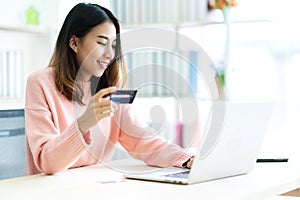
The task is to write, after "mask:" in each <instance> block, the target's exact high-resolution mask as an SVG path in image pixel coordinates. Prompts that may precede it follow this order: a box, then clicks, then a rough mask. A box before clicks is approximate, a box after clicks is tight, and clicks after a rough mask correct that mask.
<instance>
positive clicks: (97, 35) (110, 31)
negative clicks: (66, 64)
mask: <svg viewBox="0 0 300 200" xmlns="http://www.w3.org/2000/svg"><path fill="white" fill-rule="evenodd" d="M115 47H116V28H115V26H114V24H113V23H112V22H110V21H107V22H104V23H102V24H99V25H97V26H95V27H94V28H92V29H91V31H90V32H89V33H87V34H86V35H85V36H84V37H83V38H81V39H78V42H77V52H76V53H77V54H76V57H77V61H78V63H79V65H80V69H79V74H78V78H79V79H80V80H81V81H89V80H90V78H91V76H92V75H93V76H96V77H100V76H102V74H103V72H104V71H105V69H106V68H107V67H108V65H109V64H110V62H111V61H112V59H113V58H114V56H115Z"/></svg>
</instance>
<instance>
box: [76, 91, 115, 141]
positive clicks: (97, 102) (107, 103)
mask: <svg viewBox="0 0 300 200" xmlns="http://www.w3.org/2000/svg"><path fill="white" fill-rule="evenodd" d="M116 90H117V88H116V87H108V88H105V89H102V90H100V91H99V92H97V93H96V94H95V95H94V96H93V97H92V99H91V100H90V102H89V104H88V106H87V109H86V111H85V112H84V113H83V114H82V115H81V116H80V117H79V118H78V120H77V122H78V126H79V129H80V131H81V132H82V134H83V135H85V134H86V133H87V132H88V130H89V129H90V128H91V127H93V126H94V125H96V124H97V123H98V122H99V121H100V120H101V119H103V118H105V117H109V116H112V115H113V113H114V112H115V111H116V110H117V108H118V106H117V104H116V103H114V102H113V101H111V100H110V99H109V97H106V96H107V95H109V94H110V93H112V92H114V91H116Z"/></svg>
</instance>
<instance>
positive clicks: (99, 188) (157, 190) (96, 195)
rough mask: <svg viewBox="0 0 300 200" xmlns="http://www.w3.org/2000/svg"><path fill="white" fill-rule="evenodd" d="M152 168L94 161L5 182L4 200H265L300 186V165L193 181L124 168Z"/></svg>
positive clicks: (259, 167) (1, 187)
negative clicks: (144, 177) (132, 175)
mask: <svg viewBox="0 0 300 200" xmlns="http://www.w3.org/2000/svg"><path fill="white" fill-rule="evenodd" d="M114 168H118V169H122V170H141V169H149V168H150V167H148V166H145V165H144V164H142V163H141V162H139V161H135V160H132V159H128V160H122V161H117V162H113V163H112V164H111V165H110V167H106V166H103V165H94V166H88V167H82V168H77V169H71V170H68V171H65V172H61V173H58V174H55V175H52V176H46V175H42V174H40V175H34V176H27V177H21V178H14V179H7V180H2V181H0V199H6V200H8V199H31V200H35V199H39V200H40V199H43V200H45V199H51V200H53V199H105V200H107V199H130V200H134V199H149V200H154V199H180V200H182V199H187V198H188V197H191V198H195V199H205V200H212V199H214V200H215V199H216V200H220V199H222V200H224V199H230V200H235V199H251V200H253V199H255V200H259V199H265V198H268V197H271V196H274V195H277V194H282V193H285V192H288V191H291V190H293V189H296V188H299V187H300V168H299V165H298V163H293V162H288V163H257V164H256V166H255V169H254V170H253V171H252V172H251V173H249V174H247V175H241V176H236V177H231V178H225V179H220V180H215V181H209V182H205V183H199V184H194V185H174V184H167V183H157V182H147V181H137V180H128V179H123V178H122V173H121V172H120V170H115V169H114Z"/></svg>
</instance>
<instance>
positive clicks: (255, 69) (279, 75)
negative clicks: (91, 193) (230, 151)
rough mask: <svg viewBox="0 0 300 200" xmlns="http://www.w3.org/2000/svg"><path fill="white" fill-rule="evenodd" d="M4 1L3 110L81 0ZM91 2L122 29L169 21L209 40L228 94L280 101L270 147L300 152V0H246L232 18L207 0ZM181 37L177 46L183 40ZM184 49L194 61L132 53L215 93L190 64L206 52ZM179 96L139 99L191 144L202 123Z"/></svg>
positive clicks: (145, 93) (148, 90) (0, 13)
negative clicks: (190, 116) (187, 117)
mask: <svg viewBox="0 0 300 200" xmlns="http://www.w3.org/2000/svg"><path fill="white" fill-rule="evenodd" d="M0 2H1V5H2V6H1V7H0V109H2V110H4V109H19V108H24V90H25V85H26V79H27V77H28V75H29V74H30V73H31V72H33V71H36V70H38V69H41V68H44V67H46V66H47V64H48V62H49V59H50V57H51V53H52V52H53V47H54V44H55V40H56V37H57V34H58V31H59V29H60V27H61V25H62V23H63V20H64V18H65V16H66V14H67V13H68V11H69V10H70V9H71V8H72V7H73V6H74V5H75V4H77V3H78V2H81V1H78V0H48V1H42V0H24V1H17V0H10V1H5V0H0ZM90 2H91V3H98V4H100V5H102V6H105V7H107V8H109V9H111V10H112V11H113V13H114V14H115V15H116V16H117V18H118V19H119V20H120V23H121V27H122V32H126V31H134V30H135V29H140V28H162V29H167V30H170V31H173V32H174V34H175V35H176V34H177V35H180V36H181V37H187V38H188V39H190V40H191V41H193V42H194V43H195V44H197V45H199V46H200V47H202V48H203V49H204V51H205V52H206V53H207V54H208V56H209V57H210V58H211V59H212V61H213V63H214V66H215V67H216V69H221V70H225V72H224V73H225V83H224V87H225V89H226V98H228V99H232V100H241V101H243V100H244V101H247V100H253V101H260V100H273V101H275V102H276V106H275V108H274V112H273V114H272V118H271V120H270V124H269V126H268V130H267V135H266V138H265V141H264V145H263V149H262V151H264V152H276V153H280V154H281V153H282V154H285V155H289V156H297V155H298V156H299V152H300V151H299V145H298V144H297V143H298V142H299V141H300V140H299V139H300V135H299V128H300V125H299V122H298V119H299V118H298V115H299V113H300V93H299V89H297V88H298V85H299V83H298V82H299V81H298V80H299V78H298V76H299V73H300V27H299V25H298V19H299V18H300V13H299V12H298V10H297V9H298V8H299V6H300V2H299V1H297V0H286V1H279V0H238V1H237V2H238V5H237V6H235V7H233V8H231V9H230V12H229V13H228V15H227V16H226V17H229V18H226V20H227V19H228V21H226V20H224V15H223V13H222V12H221V11H220V10H211V11H209V10H208V9H207V2H206V0H98V1H97V0H95V1H90ZM30 17H31V18H30ZM224 21H225V22H227V23H225V22H224ZM141 37H142V36H141ZM176 38H177V37H175V39H174V45H175V44H180V41H179V39H178V38H177V39H178V40H176ZM145 39H147V38H145ZM175 46H176V45H175ZM182 54H184V55H186V57H187V58H188V59H189V60H188V61H185V62H184V61H182V60H181V59H178V58H174V57H172V56H171V55H170V54H168V53H166V52H162V53H161V52H160V51H153V50H149V49H145V50H140V51H138V52H131V53H128V54H126V55H125V56H124V57H125V60H126V62H127V65H128V67H129V70H130V67H132V66H134V65H143V62H148V64H149V63H152V64H153V62H156V61H157V60H160V62H161V63H156V64H163V65H168V66H169V67H174V68H176V70H177V72H178V73H183V76H184V73H185V75H186V79H187V81H188V82H189V83H190V85H192V87H193V92H195V94H196V96H197V98H199V99H206V98H208V96H207V91H205V85H203V80H201V77H198V76H196V77H195V76H193V73H190V72H191V71H189V70H191V69H190V68H189V65H190V64H191V63H192V64H195V65H197V63H198V62H200V60H201V55H198V54H197V52H196V51H195V50H194V49H192V48H191V49H189V47H184V49H183V50H182ZM146 64H147V63H146ZM198 64H199V63H198ZM185 69H187V71H184V70H185ZM192 72H193V71H192ZM151 73H152V75H153V76H155V77H158V78H161V79H164V78H166V76H161V75H162V74H163V71H159V70H158V71H154V72H151ZM140 76H141V77H143V76H145V74H141V75H140ZM168 78H169V81H170V82H176V80H174V79H172V77H168ZM133 80H136V78H134V79H131V80H130V79H129V81H128V86H127V87H128V88H130V87H134V83H133ZM187 93H188V92H187V91H185V89H184V88H183V89H182V90H180V94H178V96H176V97H178V98H187V96H188V95H187ZM173 97H174V96H173V95H172V94H170V93H169V92H168V90H165V89H164V88H161V87H157V86H153V87H152V86H151V85H150V86H149V85H148V86H145V87H141V88H140V93H139V96H138V98H137V99H136V102H135V103H136V106H137V107H138V108H139V109H138V110H139V112H140V113H141V116H142V117H144V118H145V120H146V121H148V123H149V124H151V125H152V126H153V128H155V127H156V126H158V128H159V127H160V126H161V124H157V123H156V119H157V118H159V117H161V115H157V114H156V115H151V110H152V111H153V110H155V109H156V113H160V112H161V113H162V114H164V115H165V116H164V117H165V118H164V120H165V123H164V124H163V129H164V130H163V131H162V133H161V134H162V135H164V137H168V138H170V139H171V140H173V141H174V140H175V139H174V135H172V134H173V133H176V134H179V133H180V134H182V137H177V136H178V135H176V142H177V143H178V144H180V145H182V146H189V145H190V142H191V138H189V136H188V134H187V132H188V131H189V129H191V127H193V126H195V124H193V123H194V122H191V121H181V117H180V116H178V115H180V114H178V110H177V109H178V108H177V107H178V102H177V101H176V99H175V100H174V98H173ZM186 101H188V98H187V100H186ZM144 105H147V106H144ZM202 109H203V110H201V109H200V112H202V111H203V113H204V114H203V115H202V117H203V123H205V117H206V114H205V113H207V110H206V109H205V106H203V108H202ZM158 121H159V120H158ZM159 123H160V122H159ZM253 126H255V124H253ZM170 134H171V135H170ZM0 140H1V132H0ZM121 153H122V152H121Z"/></svg>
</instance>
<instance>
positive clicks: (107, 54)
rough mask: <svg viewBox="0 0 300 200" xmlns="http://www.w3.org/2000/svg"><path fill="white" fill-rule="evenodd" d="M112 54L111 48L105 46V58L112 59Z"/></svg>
mask: <svg viewBox="0 0 300 200" xmlns="http://www.w3.org/2000/svg"><path fill="white" fill-rule="evenodd" d="M114 54H115V52H114V49H113V48H112V47H111V46H109V45H107V47H106V48H105V54H104V56H105V58H107V59H109V60H111V59H113V57H114Z"/></svg>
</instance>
